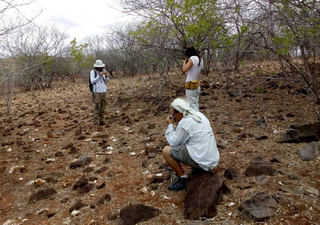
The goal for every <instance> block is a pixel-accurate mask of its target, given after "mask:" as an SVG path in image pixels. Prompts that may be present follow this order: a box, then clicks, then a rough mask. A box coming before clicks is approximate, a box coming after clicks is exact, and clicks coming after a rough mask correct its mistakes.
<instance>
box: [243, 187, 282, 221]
mask: <svg viewBox="0 0 320 225" xmlns="http://www.w3.org/2000/svg"><path fill="white" fill-rule="evenodd" d="M277 209H278V203H277V201H276V200H275V199H274V198H273V197H272V196H271V195H269V194H268V193H267V192H261V193H257V194H254V195H253V196H252V197H251V198H250V199H246V200H245V201H243V202H242V203H241V204H240V205H239V207H238V211H239V215H240V216H241V217H242V218H244V219H246V220H248V221H252V222H261V221H265V220H267V219H269V218H270V217H272V216H274V215H275V214H276V212H277Z"/></svg>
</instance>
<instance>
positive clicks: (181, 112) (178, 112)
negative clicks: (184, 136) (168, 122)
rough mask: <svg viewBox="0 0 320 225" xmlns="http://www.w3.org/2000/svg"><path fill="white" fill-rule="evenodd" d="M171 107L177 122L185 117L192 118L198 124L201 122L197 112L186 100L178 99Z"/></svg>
mask: <svg viewBox="0 0 320 225" xmlns="http://www.w3.org/2000/svg"><path fill="white" fill-rule="evenodd" d="M171 107H172V108H173V112H174V115H175V120H176V122H177V123H178V122H179V121H180V120H181V119H182V118H183V117H191V118H193V119H194V120H195V121H197V122H201V121H202V120H201V118H200V117H199V116H198V115H197V112H196V111H195V110H194V109H192V108H191V106H190V101H189V100H188V99H186V98H176V99H175V100H174V101H173V102H172V103H171Z"/></svg>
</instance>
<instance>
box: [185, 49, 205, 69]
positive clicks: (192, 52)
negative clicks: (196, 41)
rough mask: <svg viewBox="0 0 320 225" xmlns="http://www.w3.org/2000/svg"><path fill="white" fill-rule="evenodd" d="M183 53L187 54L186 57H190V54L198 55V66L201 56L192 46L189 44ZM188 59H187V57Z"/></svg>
mask: <svg viewBox="0 0 320 225" xmlns="http://www.w3.org/2000/svg"><path fill="white" fill-rule="evenodd" d="M184 54H185V55H186V56H187V57H189V58H190V57H191V56H198V58H199V66H200V63H201V58H200V56H199V54H198V51H197V50H196V49H195V48H194V47H193V46H190V47H188V48H187V49H186V51H185V52H184ZM188 60H189V59H188Z"/></svg>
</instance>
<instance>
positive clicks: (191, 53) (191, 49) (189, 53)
mask: <svg viewBox="0 0 320 225" xmlns="http://www.w3.org/2000/svg"><path fill="white" fill-rule="evenodd" d="M184 54H185V55H186V56H187V57H189V58H190V57H191V56H198V52H197V50H196V49H195V48H194V47H193V46H190V47H188V48H186V51H185V52H184Z"/></svg>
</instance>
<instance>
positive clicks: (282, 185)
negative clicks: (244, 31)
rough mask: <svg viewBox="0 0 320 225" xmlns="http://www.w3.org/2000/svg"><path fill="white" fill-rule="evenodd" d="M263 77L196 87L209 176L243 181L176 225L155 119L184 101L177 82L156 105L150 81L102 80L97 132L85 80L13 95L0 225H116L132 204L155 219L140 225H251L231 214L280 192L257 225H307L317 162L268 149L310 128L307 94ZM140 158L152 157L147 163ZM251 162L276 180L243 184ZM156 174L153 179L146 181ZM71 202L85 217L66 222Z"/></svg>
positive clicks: (2, 157)
mask: <svg viewBox="0 0 320 225" xmlns="http://www.w3.org/2000/svg"><path fill="white" fill-rule="evenodd" d="M272 68H273V64H272V63H269V64H266V65H263V67H262V68H258V67H257V66H256V65H254V64H252V65H251V64H248V65H247V66H246V68H242V70H241V71H240V72H239V73H237V74H234V75H231V77H230V79H231V83H232V85H231V87H230V89H229V90H228V91H226V80H225V77H224V75H223V74H219V73H218V72H212V73H211V74H210V75H209V76H208V77H204V76H203V75H202V77H201V80H202V91H201V96H200V109H201V110H200V111H201V112H203V113H204V114H205V115H206V116H207V117H208V118H209V120H210V122H211V125H212V127H213V130H214V134H215V138H216V140H217V143H219V152H220V163H219V166H218V167H217V168H216V171H215V172H216V173H218V175H219V176H221V177H223V178H224V172H225V170H226V169H228V168H230V167H232V168H235V169H236V170H237V171H238V172H239V173H240V174H241V177H242V178H241V179H239V180H229V179H226V178H224V179H225V183H226V185H227V186H228V187H229V188H230V189H231V191H232V192H231V193H229V194H227V195H224V196H223V201H222V202H221V203H220V204H219V206H218V208H217V209H218V214H217V215H216V216H215V217H214V218H212V219H211V220H209V219H203V220H202V221H198V222H196V221H187V220H185V219H184V217H183V211H184V196H185V193H186V192H185V191H182V192H178V193H175V192H169V191H168V190H167V185H168V184H170V183H171V180H170V178H171V177H172V175H171V174H170V171H168V170H165V169H162V168H161V165H162V164H163V157H162V155H161V149H162V148H163V147H164V146H165V145H167V143H166V140H165V137H164V132H165V130H166V127H167V126H166V122H165V119H166V117H167V115H168V114H169V110H170V107H169V106H170V103H171V102H172V101H173V100H174V99H175V98H176V97H179V96H183V95H184V89H183V82H184V79H185V76H184V75H181V74H179V73H176V72H171V73H170V78H171V79H172V82H173V83H172V84H171V85H170V86H168V87H167V88H166V91H165V92H164V94H163V97H162V100H161V101H160V102H159V101H157V97H158V95H159V90H158V89H159V78H158V77H157V76H155V75H154V76H142V77H126V78H116V79H112V80H111V82H110V84H109V86H108V97H107V98H108V106H107V114H106V121H107V125H106V126H105V127H100V128H99V129H97V128H95V127H92V125H91V117H92V116H91V115H90V113H91V109H92V107H91V93H90V92H89V89H88V85H87V83H86V80H85V81H82V80H81V79H77V80H76V82H72V81H71V80H70V79H68V78H66V79H64V80H60V81H56V82H55V83H54V85H53V86H54V87H53V88H52V89H48V90H45V91H32V92H27V93H16V94H15V96H14V102H13V109H14V112H13V114H12V115H11V116H9V117H7V116H6V115H5V112H6V105H5V101H4V99H3V98H1V101H0V121H1V123H0V143H1V146H0V163H1V165H0V176H1V179H0V187H1V188H0V224H2V223H5V222H6V223H5V224H118V223H119V219H115V217H116V216H117V214H118V213H119V211H120V210H121V209H122V208H123V207H125V206H126V205H128V204H130V203H137V202H139V203H142V204H144V205H147V206H152V207H155V208H157V209H159V210H160V212H161V213H160V214H159V215H158V216H156V217H154V218H152V219H150V220H148V221H146V222H142V223H141V224H223V225H227V224H230V225H232V224H252V223H250V222H248V221H247V220H245V219H243V218H241V217H239V216H238V213H237V208H238V206H239V205H240V203H241V202H242V201H244V200H245V199H247V198H249V197H250V196H252V194H253V193H257V192H261V191H267V192H268V193H269V194H275V193H277V192H278V191H279V190H282V191H283V192H284V193H285V198H286V200H288V202H287V204H279V205H278V210H277V213H276V215H275V216H273V217H272V218H270V219H268V220H267V222H266V223H265V224H288V225H289V224H290V225H294V224H299V225H303V224H318V222H319V219H320V201H319V190H320V163H319V162H320V161H319V160H320V158H319V156H317V157H316V159H314V160H312V161H302V160H301V159H300V158H299V156H298V154H297V152H296V151H297V150H298V149H300V148H303V147H305V146H306V145H307V143H281V144H280V143H277V142H276V140H277V139H278V138H279V137H280V136H281V135H282V134H283V133H284V131H285V130H288V129H289V127H290V125H293V124H298V125H304V124H311V123H315V122H317V120H316V119H317V115H316V114H315V112H314V109H313V105H312V104H311V102H310V100H309V97H310V96H309V95H310V94H308V93H305V94H303V93H301V91H299V90H301V87H302V85H301V83H300V84H299V83H296V82H293V81H292V80H293V79H292V80H283V79H282V78H283V77H279V76H275V75H271V74H274V72H273V69H272ZM257 70H258V71H261V73H260V72H259V73H257V72H256V71H257ZM268 77H269V79H266V78H268ZM279 78H281V79H279ZM295 79H296V78H295ZM240 81H242V82H240ZM240 83H241V85H239V84H240ZM146 150H147V151H148V152H156V153H157V154H149V155H147V154H146ZM258 156H260V157H262V158H263V159H265V160H267V161H269V160H270V159H272V158H276V159H277V161H278V162H273V163H271V162H270V165H271V166H272V167H273V168H275V169H276V170H277V171H280V172H279V173H278V174H277V175H276V176H265V177H262V179H263V182H261V180H259V179H257V177H254V176H253V177H248V176H245V169H246V168H247V167H248V165H249V164H250V162H251V161H252V160H253V159H254V158H255V157H258ZM79 159H81V160H80V161H77V160H79ZM77 163H78V164H77ZM186 170H187V171H190V170H189V168H186ZM156 176H157V177H159V180H160V181H159V182H158V181H157V182H152V181H154V179H155V177H156ZM81 177H84V178H85V180H83V178H82V182H83V183H85V184H89V185H88V186H87V187H88V189H87V190H83V189H81V188H79V187H80V186H81V179H80V180H79V178H81ZM38 178H39V179H38ZM150 183H152V184H150ZM50 188H51V189H50ZM43 189H47V193H43V196H42V197H39V196H38V197H35V196H32V194H34V193H37V192H38V191H40V190H43ZM48 190H49V191H48ZM31 196H32V197H31ZM101 199H103V200H102V201H101ZM99 200H100V202H99ZM79 201H81V202H82V203H83V204H85V205H83V206H84V207H82V208H81V209H79V210H78V211H79V212H78V214H77V215H71V212H72V207H73V206H74V205H75V203H77V202H79ZM70 208H71V210H70ZM73 209H75V208H73ZM113 219H115V220H113Z"/></svg>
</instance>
